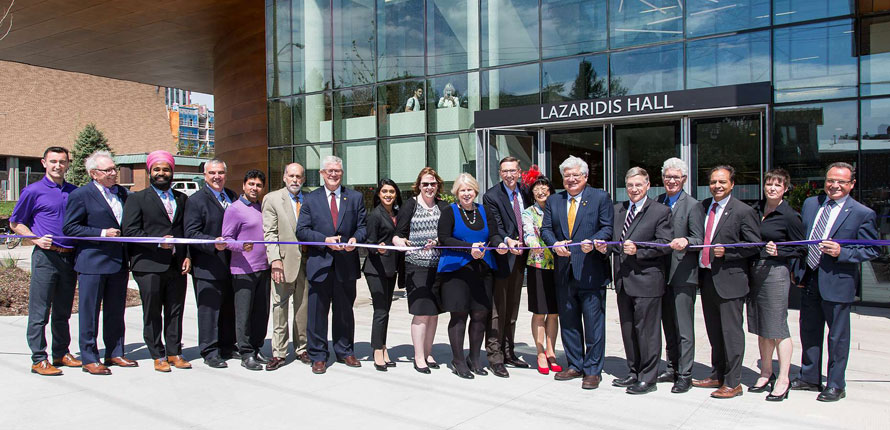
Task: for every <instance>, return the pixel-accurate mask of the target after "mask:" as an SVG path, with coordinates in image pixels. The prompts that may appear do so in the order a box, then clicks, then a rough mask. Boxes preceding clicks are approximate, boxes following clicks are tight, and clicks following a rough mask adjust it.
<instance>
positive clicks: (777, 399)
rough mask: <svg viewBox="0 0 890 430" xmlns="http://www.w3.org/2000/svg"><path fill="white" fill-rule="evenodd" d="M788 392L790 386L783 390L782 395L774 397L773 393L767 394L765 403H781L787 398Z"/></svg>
mask: <svg viewBox="0 0 890 430" xmlns="http://www.w3.org/2000/svg"><path fill="white" fill-rule="evenodd" d="M789 391H791V385H790V384H789V385H788V388H786V389H785V392H784V393H782V394H779V395H777V396H774V395H773V393H769V394H767V395H766V401H767V402H781V401H782V400H785V399H787V398H788V392H789ZM819 395H820V396H821V395H822V394H819Z"/></svg>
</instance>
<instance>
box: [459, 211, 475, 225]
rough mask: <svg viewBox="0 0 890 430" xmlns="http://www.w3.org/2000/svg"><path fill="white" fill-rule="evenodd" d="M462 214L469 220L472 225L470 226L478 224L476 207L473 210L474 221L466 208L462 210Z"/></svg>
mask: <svg viewBox="0 0 890 430" xmlns="http://www.w3.org/2000/svg"><path fill="white" fill-rule="evenodd" d="M460 213H462V214H464V218H465V219H466V220H467V222H468V223H470V225H473V224H476V208H475V207H473V209H472V210H471V213H472V214H473V219H472V220H471V219H470V217H469V216H468V215H467V210H466V209H464V208H460Z"/></svg>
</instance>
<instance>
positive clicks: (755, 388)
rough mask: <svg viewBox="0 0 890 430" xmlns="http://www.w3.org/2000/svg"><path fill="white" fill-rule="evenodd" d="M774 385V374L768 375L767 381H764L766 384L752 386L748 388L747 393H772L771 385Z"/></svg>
mask: <svg viewBox="0 0 890 430" xmlns="http://www.w3.org/2000/svg"><path fill="white" fill-rule="evenodd" d="M775 383H776V374H775V373H774V374H771V375H769V379H767V380H766V384H763V385H760V386H757V385H752V386H750V387H748V392H749V393H762V392H764V391H772V390H773V384H775Z"/></svg>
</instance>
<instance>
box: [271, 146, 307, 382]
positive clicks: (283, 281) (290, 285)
mask: <svg viewBox="0 0 890 430" xmlns="http://www.w3.org/2000/svg"><path fill="white" fill-rule="evenodd" d="M304 173H305V170H304V169H303V166H301V165H300V164H299V163H291V164H288V165H287V167H285V169H284V188H282V189H280V190H277V191H273V192H271V193H269V194H268V195H266V197H265V198H264V199H263V235H264V237H265V240H267V241H275V242H296V240H297V219H298V218H299V216H300V206H301V205H302V202H303V194H302V192H301V188H302V186H303V180H304ZM301 251H302V250H301V249H300V246H299V245H277V244H268V245H266V256H267V257H268V258H269V264H270V265H271V266H272V281H273V283H274V285H275V288H273V290H272V326H273V327H272V360H271V361H269V364H267V365H266V370H276V369H278V368H279V367H281V366H283V365H284V363H285V359H286V358H287V341H288V337H289V333H288V332H289V330H288V315H289V308H290V299H291V298H293V303H294V313H293V316H294V317H293V321H292V322H291V324H292V325H293V327H292V329H293V339H294V352H296V354H297V358H298V359H299V360H300V361H302V362H303V363H305V364H309V363H311V361H310V360H309V354H308V353H307V352H306V318H307V308H306V306H307V303H308V299H307V291H308V290H307V288H306V261H305V254H304V253H303V252H301Z"/></svg>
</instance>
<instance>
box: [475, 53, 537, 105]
mask: <svg viewBox="0 0 890 430" xmlns="http://www.w3.org/2000/svg"><path fill="white" fill-rule="evenodd" d="M538 74H539V66H538V64H526V65H524V66H517V67H507V68H503V69H492V70H487V71H485V72H482V73H481V79H480V85H481V91H480V94H481V95H482V109H483V110H485V109H499V108H505V107H511V106H525V105H534V104H538V103H539V102H540V88H539V86H540V78H539V76H538Z"/></svg>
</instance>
